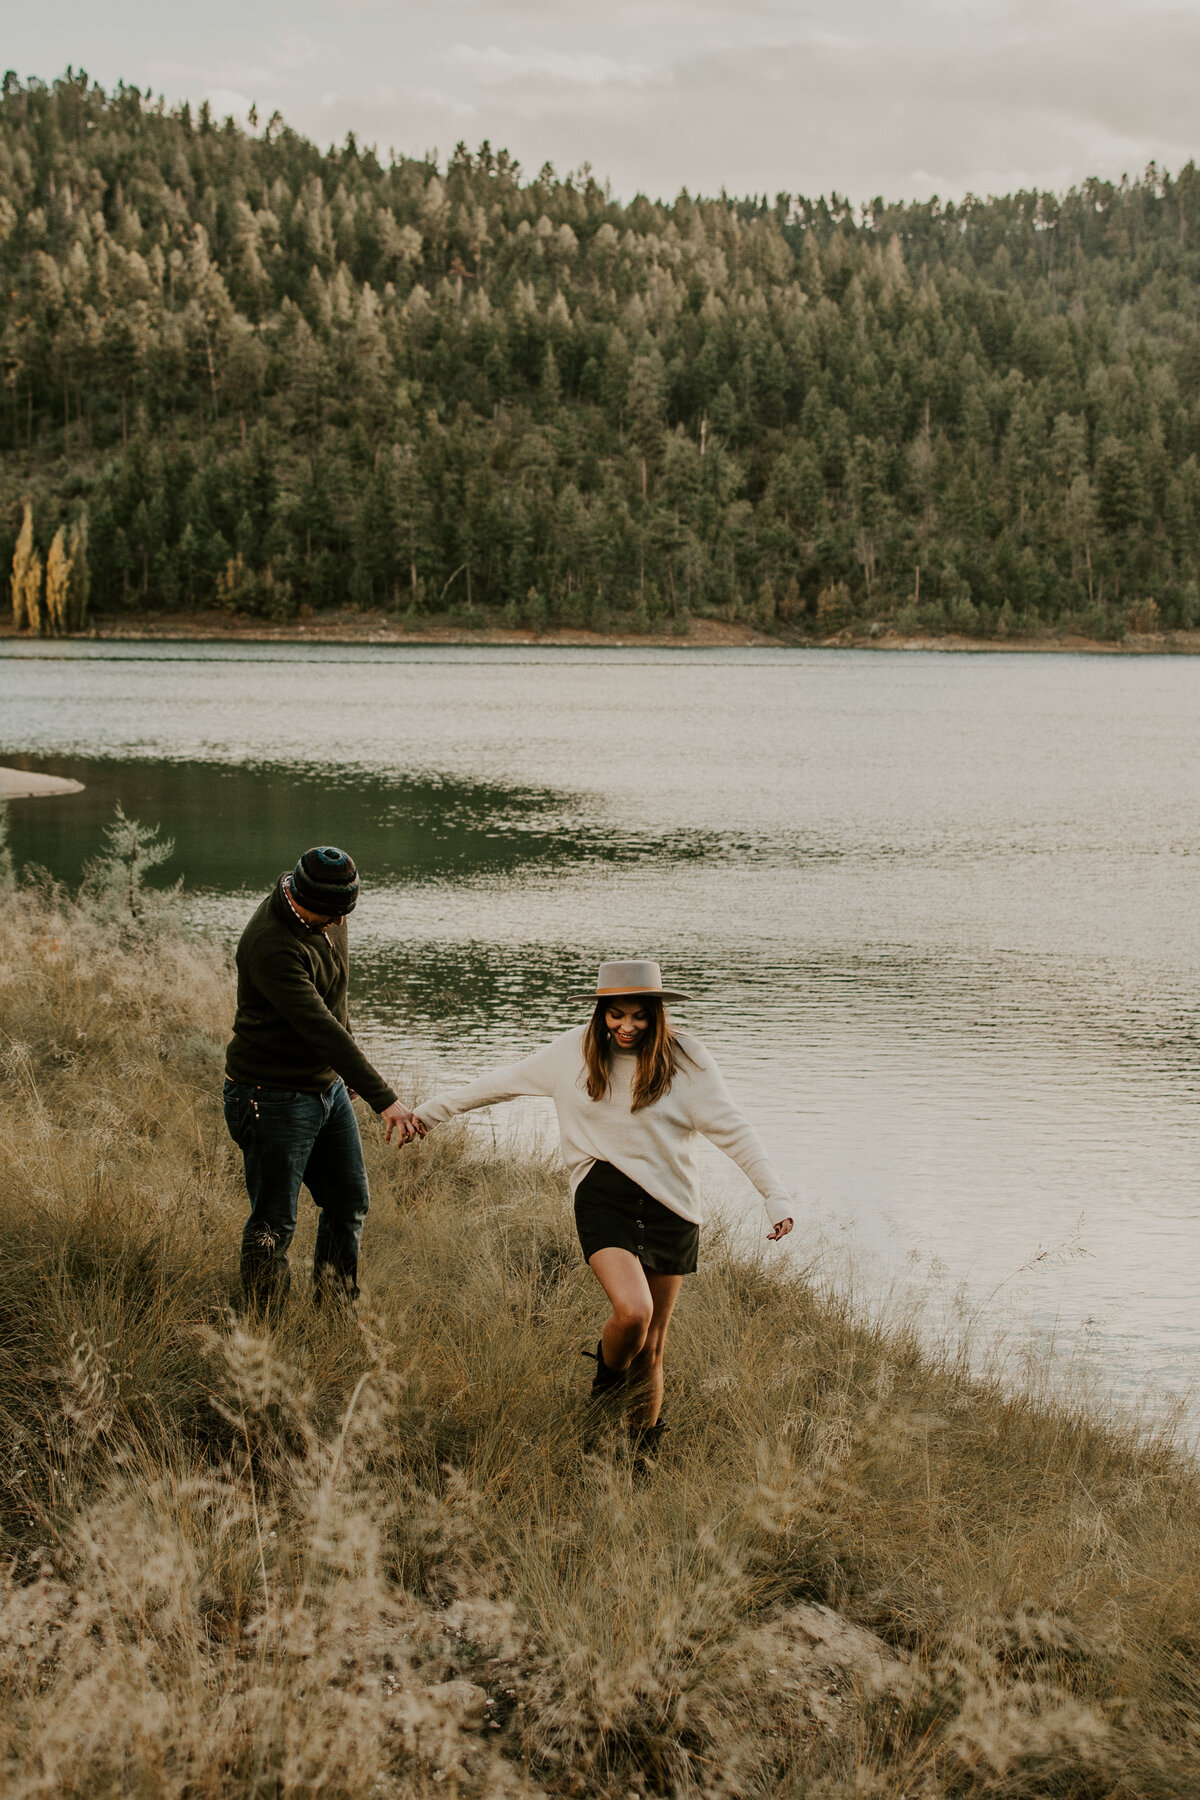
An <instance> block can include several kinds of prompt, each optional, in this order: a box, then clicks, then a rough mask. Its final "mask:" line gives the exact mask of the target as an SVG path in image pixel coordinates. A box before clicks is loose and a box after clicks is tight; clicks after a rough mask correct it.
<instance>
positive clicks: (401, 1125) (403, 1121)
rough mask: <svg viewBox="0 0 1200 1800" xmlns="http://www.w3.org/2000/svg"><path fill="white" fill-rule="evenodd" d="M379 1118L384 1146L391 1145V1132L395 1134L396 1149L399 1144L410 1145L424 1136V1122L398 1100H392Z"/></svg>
mask: <svg viewBox="0 0 1200 1800" xmlns="http://www.w3.org/2000/svg"><path fill="white" fill-rule="evenodd" d="M379 1117H380V1118H381V1119H382V1120H383V1124H384V1133H383V1141H384V1143H385V1144H390V1143H391V1141H392V1133H393V1131H394V1132H395V1133H396V1144H397V1147H399V1146H400V1145H401V1144H411V1143H412V1141H413V1139H414V1138H423V1137H424V1136H425V1131H426V1126H425V1122H424V1120H422V1119H418V1117H417V1115H416V1113H413V1112H409V1110H408V1108H407V1106H405V1105H403V1104H402V1102H401V1101H399V1100H393V1101H392V1104H391V1105H390V1106H385V1107H384V1109H383V1111H382V1112H381V1113H380V1115H379Z"/></svg>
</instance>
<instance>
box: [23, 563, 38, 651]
mask: <svg viewBox="0 0 1200 1800" xmlns="http://www.w3.org/2000/svg"><path fill="white" fill-rule="evenodd" d="M22 589H23V592H24V597H25V618H26V621H27V623H28V625H29V629H30V631H32V632H35V633H36V634H37V636H38V637H41V635H42V553H41V551H40V550H35V551H34V552H33V554H32V555H31V556H30V558H29V561H28V562H27V563H26V565H25V574H24V578H23V581H22Z"/></svg>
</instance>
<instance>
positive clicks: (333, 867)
mask: <svg viewBox="0 0 1200 1800" xmlns="http://www.w3.org/2000/svg"><path fill="white" fill-rule="evenodd" d="M292 896H293V898H294V899H296V900H298V901H299V902H300V904H301V906H307V908H308V910H309V912H315V913H320V914H321V916H322V917H323V918H326V919H336V918H339V917H340V916H341V914H342V913H348V912H353V911H354V908H355V907H356V906H357V905H358V870H357V869H356V868H355V866H354V859H353V858H352V857H349V856H347V855H346V852H345V851H344V850H335V849H334V848H333V845H332V844H319V845H318V846H317V848H316V849H315V850H306V851H305V852H304V855H303V856H302V857H301V858H300V861H299V862H298V863H297V864H296V867H295V869H294V870H293V871H292Z"/></svg>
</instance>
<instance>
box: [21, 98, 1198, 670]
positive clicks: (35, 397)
mask: <svg viewBox="0 0 1200 1800" xmlns="http://www.w3.org/2000/svg"><path fill="white" fill-rule="evenodd" d="M0 275H2V277H3V279H2V282H0V296H2V298H0V346H2V350H3V390H2V392H0V565H2V566H4V567H7V565H8V563H9V561H10V558H11V556H12V553H13V550H14V547H16V546H17V544H18V534H19V530H20V527H21V523H22V520H23V518H24V513H25V508H24V502H25V501H26V500H29V501H31V502H32V513H31V535H29V536H28V537H27V541H26V542H25V544H24V547H23V549H22V550H21V554H20V557H19V559H18V560H19V563H20V570H21V577H22V579H21V582H20V583H19V587H20V594H19V596H18V611H19V613H20V614H21V616H22V617H26V618H28V617H29V616H31V614H36V615H37V616H35V617H34V628H35V629H36V628H38V626H39V624H40V626H41V628H43V629H54V628H55V613H56V601H55V596H56V595H58V596H61V595H62V594H63V593H64V592H66V590H67V588H69V587H70V583H69V581H68V582H66V586H65V587H64V580H65V578H64V575H63V563H64V557H65V556H67V553H68V550H69V542H68V540H67V539H66V538H64V540H63V543H62V544H61V545H60V549H59V552H58V553H57V556H58V563H57V565H56V572H55V573H53V575H51V576H49V577H48V575H47V571H46V565H47V564H48V562H49V559H50V555H51V550H52V546H53V539H54V534H55V532H56V530H57V528H58V527H59V525H60V524H61V525H64V526H68V527H69V526H70V525H71V524H72V523H77V522H78V521H79V519H80V517H81V515H83V514H84V513H86V514H87V516H88V523H89V528H90V542H89V547H88V551H87V557H88V560H89V562H90V571H91V600H92V605H93V607H94V608H99V609H100V610H101V611H104V612H108V613H111V612H113V611H123V610H130V611H133V612H137V611H139V610H142V609H146V608H154V609H162V608H165V609H168V610H170V609H173V608H181V607H183V608H192V607H197V606H210V605H214V604H215V605H219V606H222V607H225V608H227V609H229V610H230V611H238V612H243V613H247V614H249V615H262V616H267V617H270V618H274V619H287V618H291V617H294V616H296V615H297V614H298V613H301V612H305V613H307V612H309V611H312V610H314V609H316V610H319V609H322V608H329V607H334V606H337V607H341V606H344V605H352V606H359V607H385V608H388V609H391V610H394V611H397V612H398V613H400V614H403V615H405V616H406V617H408V618H409V619H411V620H412V621H414V622H416V621H419V620H420V619H422V618H425V617H427V616H429V615H435V616H439V617H441V616H445V615H446V614H447V613H449V614H450V615H451V617H452V618H453V619H454V620H455V621H457V622H458V623H460V624H475V625H478V624H486V623H498V622H503V623H506V624H509V625H515V624H527V625H532V626H534V627H535V628H542V627H544V626H545V625H547V624H565V625H576V626H580V625H586V626H591V627H596V628H599V629H602V630H603V629H607V628H610V627H614V626H620V627H621V628H622V629H629V628H633V629H645V630H648V629H658V630H663V629H669V628H673V629H675V630H678V631H679V632H681V633H686V631H687V630H688V629H689V622H690V620H691V619H692V618H694V617H696V616H702V615H703V616H713V617H718V618H723V619H731V620H738V619H743V620H745V619H749V620H752V621H754V622H755V623H757V624H759V625H761V626H763V627H765V628H769V629H775V630H779V631H782V632H784V633H785V634H790V635H794V636H796V637H803V636H805V635H809V634H816V633H819V634H821V635H824V636H827V635H829V634H830V633H831V632H833V631H836V630H838V629H839V628H841V627H844V626H848V625H849V626H853V627H854V628H856V629H869V627H870V626H871V625H872V624H875V625H880V626H883V625H886V624H887V623H888V622H890V621H893V620H895V621H897V622H898V623H899V624H900V626H901V628H902V629H905V630H910V631H911V630H927V631H935V632H936V631H946V630H952V631H956V632H967V633H976V634H982V635H988V634H1000V635H1004V634H1006V633H1011V632H1029V631H1038V630H1041V629H1043V628H1045V627H1048V626H1057V627H1061V626H1063V625H1065V624H1073V625H1076V626H1078V627H1079V628H1081V629H1083V630H1085V631H1087V632H1089V633H1090V634H1092V635H1100V636H1107V637H1119V636H1121V635H1122V634H1123V633H1124V632H1125V631H1126V629H1134V630H1137V631H1147V630H1152V629H1154V628H1155V627H1156V626H1158V625H1163V626H1171V627H1191V626H1195V625H1197V624H1200V552H1198V550H1197V544H1198V542H1200V535H1198V528H1200V465H1198V463H1197V454H1198V452H1200V391H1198V384H1200V314H1198V309H1197V294H1198V281H1200V178H1198V177H1197V173H1196V170H1195V168H1194V167H1192V166H1191V165H1190V164H1189V165H1188V167H1187V168H1185V169H1184V170H1182V171H1181V172H1180V173H1179V175H1178V176H1177V177H1174V178H1172V177H1170V176H1168V175H1167V174H1165V173H1164V172H1163V171H1160V170H1158V169H1155V168H1151V169H1149V170H1148V171H1147V172H1146V174H1145V175H1144V177H1143V178H1141V179H1140V180H1136V181H1134V182H1122V183H1120V184H1119V185H1114V184H1112V183H1106V182H1099V181H1089V182H1086V183H1084V184H1083V186H1082V187H1081V188H1080V189H1079V190H1077V191H1072V192H1071V193H1070V194H1067V195H1055V194H1050V193H1019V194H1014V195H1010V196H1006V197H1002V198H995V199H987V200H981V199H973V198H972V199H968V200H967V201H965V202H963V203H962V204H961V205H958V204H952V203H947V204H941V203H939V202H937V201H933V202H930V203H928V204H921V205H901V204H891V203H885V202H884V201H883V200H882V199H876V200H874V201H872V202H870V203H869V204H867V205H865V206H863V207H861V208H857V209H856V208H854V207H852V206H851V205H850V204H849V203H848V202H847V201H846V200H844V199H842V198H840V197H839V196H837V195H833V196H831V197H830V198H829V199H819V200H810V199H807V198H805V197H804V196H801V195H797V194H791V193H780V194H778V195H776V196H775V197H774V198H773V199H769V198H768V197H766V196H761V197H759V196H754V197H750V198H747V199H743V200H732V199H728V198H726V197H724V196H722V197H721V198H720V199H717V200H704V199H697V198H694V197H692V196H690V195H688V194H686V193H684V194H681V195H680V196H679V197H678V198H676V199H675V200H673V201H671V202H664V201H657V200H651V199H648V198H646V197H644V196H638V197H637V198H635V199H634V200H632V201H631V202H630V203H629V204H628V205H624V204H621V203H619V202H617V201H615V200H614V199H613V198H612V197H611V195H610V194H609V193H608V192H607V190H606V189H605V188H604V187H603V186H601V185H600V184H599V183H598V182H597V180H596V179H595V177H594V176H593V175H592V174H590V173H589V172H588V171H586V170H584V171H581V172H579V173H576V174H567V175H564V174H560V173H556V172H555V171H554V170H553V169H552V168H550V167H549V166H548V165H547V166H546V167H545V168H543V169H542V170H541V171H540V172H539V173H538V174H537V175H536V176H530V175H527V174H526V173H525V172H523V171H522V170H521V169H520V168H519V166H518V165H517V164H516V163H515V162H514V161H513V160H512V159H511V158H510V157H509V156H508V155H507V154H506V153H505V152H503V151H500V152H495V151H493V150H492V148H491V146H490V145H488V144H483V145H481V146H480V148H479V150H478V151H477V152H474V153H472V152H469V151H468V150H467V149H466V148H465V146H461V145H460V146H459V147H458V149H457V150H456V151H455V153H454V155H453V156H452V157H451V158H450V159H449V162H448V163H447V164H446V165H445V166H435V165H434V164H433V163H432V162H429V161H425V160H417V159H414V158H410V157H400V158H397V159H395V160H391V161H388V162H386V163H385V162H382V161H381V160H380V159H379V158H378V156H377V155H376V153H375V152H374V151H373V150H368V149H364V148H363V147H362V146H360V145H359V144H358V143H357V142H356V141H355V140H354V138H353V137H350V138H348V139H347V141H346V143H345V144H344V145H342V146H341V147H339V148H332V149H330V150H328V151H321V150H320V149H318V148H317V146H315V145H313V144H311V143H308V142H306V141H305V140H304V139H303V138H301V137H299V136H298V135H297V134H296V133H295V132H293V131H291V130H290V129H289V128H288V127H287V126H286V125H285V124H284V122H283V121H282V120H281V119H279V118H278V117H277V116H276V117H275V118H273V119H272V120H270V121H269V122H268V123H266V124H265V125H259V124H256V125H255V128H254V129H253V130H250V131H243V130H240V129H239V128H237V127H236V126H235V125H234V124H233V122H232V121H229V120H227V121H225V122H224V123H221V122H220V121H218V120H216V119H213V118H211V117H210V116H209V113H208V109H207V107H202V108H200V109H199V111H198V112H197V111H194V110H193V109H192V108H190V107H188V106H186V105H185V106H181V107H178V108H176V109H174V110H173V111H168V110H167V109H166V108H165V107H164V106H163V104H162V102H161V101H154V100H153V99H152V98H151V96H150V95H149V94H145V95H143V94H141V93H139V91H138V90H137V89H136V88H120V89H119V90H118V91H117V92H116V93H114V94H112V95H106V94H104V93H103V92H102V91H101V90H100V89H98V88H96V87H94V86H90V85H89V83H88V80H87V78H86V76H84V75H73V74H70V73H68V75H67V76H66V77H64V78H62V79H61V80H58V81H55V82H53V83H52V84H50V85H46V84H44V83H42V82H38V81H31V82H30V83H29V84H28V85H24V86H23V85H22V84H21V83H20V82H19V81H17V80H16V78H15V77H14V76H12V75H11V74H10V75H9V76H7V77H6V78H5V81H4V86H3V93H2V95H0ZM38 558H40V563H38V562H37V559H38ZM31 559H32V560H31ZM35 565H36V566H35ZM31 567H32V568H33V570H34V572H33V573H32V574H31V573H30V570H31ZM48 578H49V579H50V589H49V592H47V589H46V580H47V579H48ZM39 596H40V599H39ZM74 606H75V601H72V602H71V603H70V604H69V605H67V606H66V608H65V610H64V612H63V615H62V616H63V618H65V619H67V620H68V621H69V618H70V616H71V614H72V608H73V607H74Z"/></svg>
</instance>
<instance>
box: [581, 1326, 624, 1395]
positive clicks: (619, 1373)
mask: <svg viewBox="0 0 1200 1800" xmlns="http://www.w3.org/2000/svg"><path fill="white" fill-rule="evenodd" d="M579 1354H580V1356H590V1357H591V1358H592V1359H593V1360H594V1362H595V1364H596V1373H595V1374H594V1375H593V1377H592V1398H593V1400H598V1399H600V1398H602V1396H603V1395H605V1394H611V1393H614V1392H615V1391H616V1390H617V1389H618V1388H623V1387H624V1386H625V1385H626V1383H627V1382H628V1380H629V1370H628V1369H610V1368H609V1366H608V1364H607V1363H606V1362H605V1360H604V1339H603V1338H600V1339H599V1340H598V1341H597V1344H596V1348H595V1349H594V1350H581V1351H580V1352H579Z"/></svg>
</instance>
